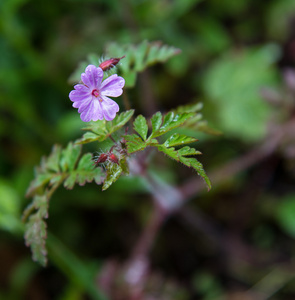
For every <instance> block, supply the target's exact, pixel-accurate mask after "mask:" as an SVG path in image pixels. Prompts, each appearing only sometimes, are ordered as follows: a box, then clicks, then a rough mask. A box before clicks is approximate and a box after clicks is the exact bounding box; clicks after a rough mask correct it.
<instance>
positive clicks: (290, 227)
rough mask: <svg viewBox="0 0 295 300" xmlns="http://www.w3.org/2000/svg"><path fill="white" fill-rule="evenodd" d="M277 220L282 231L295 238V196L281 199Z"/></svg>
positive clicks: (291, 195)
mask: <svg viewBox="0 0 295 300" xmlns="http://www.w3.org/2000/svg"><path fill="white" fill-rule="evenodd" d="M277 220H278V223H279V224H280V226H281V227H282V229H283V230H284V231H285V232H286V233H287V234H289V235H290V236H291V237H293V238H295V195H294V194H290V195H287V196H285V197H284V198H283V199H280V201H279V204H278V209H277Z"/></svg>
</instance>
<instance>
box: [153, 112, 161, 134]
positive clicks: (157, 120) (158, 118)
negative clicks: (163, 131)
mask: <svg viewBox="0 0 295 300" xmlns="http://www.w3.org/2000/svg"><path fill="white" fill-rule="evenodd" d="M151 123H152V129H153V132H156V131H158V130H159V128H160V127H161V125H162V114H161V113H160V112H159V111H158V112H157V113H155V114H154V115H153V116H152V118H151Z"/></svg>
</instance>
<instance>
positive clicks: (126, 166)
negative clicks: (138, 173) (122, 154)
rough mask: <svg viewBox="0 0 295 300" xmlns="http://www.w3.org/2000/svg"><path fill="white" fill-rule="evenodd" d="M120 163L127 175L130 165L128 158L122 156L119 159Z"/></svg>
mask: <svg viewBox="0 0 295 300" xmlns="http://www.w3.org/2000/svg"><path fill="white" fill-rule="evenodd" d="M119 165H120V167H121V169H122V171H123V173H124V174H125V175H129V166H128V162H127V160H126V158H122V159H120V161H119Z"/></svg>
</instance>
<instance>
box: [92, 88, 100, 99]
mask: <svg viewBox="0 0 295 300" xmlns="http://www.w3.org/2000/svg"><path fill="white" fill-rule="evenodd" d="M92 95H93V96H94V97H99V91H98V90H97V89H94V90H93V91H92Z"/></svg>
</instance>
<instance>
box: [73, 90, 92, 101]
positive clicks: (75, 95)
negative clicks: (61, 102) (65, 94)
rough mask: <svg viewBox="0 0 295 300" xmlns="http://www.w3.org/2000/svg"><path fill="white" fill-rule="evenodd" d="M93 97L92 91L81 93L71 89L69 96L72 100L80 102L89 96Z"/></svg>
mask: <svg viewBox="0 0 295 300" xmlns="http://www.w3.org/2000/svg"><path fill="white" fill-rule="evenodd" d="M89 97H90V98H92V95H91V94H90V93H87V94H84V93H82V94H81V93H80V92H78V91H71V92H70V94H69V98H70V100H71V101H73V102H80V101H84V100H86V99H88V98H89Z"/></svg>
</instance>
